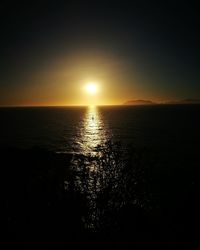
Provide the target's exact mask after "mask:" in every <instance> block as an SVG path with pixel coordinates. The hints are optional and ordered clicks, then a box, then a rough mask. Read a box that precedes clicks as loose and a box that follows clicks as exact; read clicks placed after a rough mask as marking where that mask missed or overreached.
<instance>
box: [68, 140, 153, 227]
mask: <svg viewBox="0 0 200 250" xmlns="http://www.w3.org/2000/svg"><path fill="white" fill-rule="evenodd" d="M148 167H149V166H148ZM146 168H147V165H146V163H145V162H143V159H142V155H139V152H136V150H135V149H134V148H132V147H130V146H129V147H127V146H126V147H125V146H123V145H122V144H121V143H120V142H117V143H113V142H111V141H108V142H107V143H105V145H99V146H97V147H96V150H95V153H94V154H93V155H81V156H80V155H78V156H74V158H73V160H72V170H73V172H74V173H75V186H76V189H77V190H79V192H81V193H84V194H85V195H86V197H87V202H88V204H87V205H88V217H87V218H85V222H86V227H87V228H89V229H91V230H94V231H98V230H103V229H105V228H106V227H116V225H115V224H116V223H117V221H116V218H115V219H114V216H115V215H116V213H118V212H119V211H120V210H121V209H122V208H123V207H125V206H128V205H131V206H133V207H137V208H140V209H145V208H147V207H148V205H147V204H148V193H147V190H146V185H145V181H146V180H145V178H146V177H145V172H146Z"/></svg>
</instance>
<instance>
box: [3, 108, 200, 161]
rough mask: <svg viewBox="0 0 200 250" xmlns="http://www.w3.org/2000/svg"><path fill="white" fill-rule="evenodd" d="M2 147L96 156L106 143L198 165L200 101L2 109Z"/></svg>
mask: <svg viewBox="0 0 200 250" xmlns="http://www.w3.org/2000/svg"><path fill="white" fill-rule="evenodd" d="M0 117H1V122H0V147H1V148H2V147H17V148H31V147H34V146H38V147H42V148H45V149H47V150H53V151H55V152H63V153H73V154H85V155H87V154H92V153H94V152H95V148H96V147H97V146H98V145H103V144H105V143H106V142H107V141H113V142H120V143H122V144H123V145H131V146H132V147H136V148H145V149H147V150H149V151H151V152H153V154H154V155H155V157H157V158H158V159H159V161H162V162H164V163H166V162H167V160H168V159H172V158H173V159H176V162H177V163H179V164H181V162H184V161H185V159H186V158H187V161H188V162H190V163H191V164H196V165H198V164H199V163H200V160H199V153H200V105H152V106H149V105H148V106H88V107H14V108H13V107H9V108H8V107H6V108H0Z"/></svg>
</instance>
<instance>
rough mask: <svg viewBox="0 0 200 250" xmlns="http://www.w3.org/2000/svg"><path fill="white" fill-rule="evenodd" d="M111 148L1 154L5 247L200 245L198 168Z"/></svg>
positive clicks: (13, 151) (10, 151) (167, 246)
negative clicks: (95, 152)
mask: <svg viewBox="0 0 200 250" xmlns="http://www.w3.org/2000/svg"><path fill="white" fill-rule="evenodd" d="M108 148H109V149H108ZM108 148H105V147H104V148H100V149H99V152H100V155H101V158H100V160H99V158H98V157H92V156H88V157H83V156H80V155H79V156H75V157H74V156H72V155H68V154H57V153H54V152H50V151H46V150H44V149H40V148H31V149H28V150H21V149H16V148H9V149H8V148H7V149H1V150H0V160H1V175H0V176H1V177H0V178H1V180H0V181H1V204H2V212H1V238H2V240H1V244H2V245H3V248H1V249H15V248H18V247H20V249H37V248H41V247H42V248H43V249H71V248H72V247H73V249H76V248H78V249H85V248H89V249H90V248H92V249H94V248H97V247H101V248H108V247H112V248H114V247H118V246H120V247H123V248H133V249H134V248H135V249H137V248H147V249H148V248H154V249H165V248H168V249H171V248H173V247H176V248H182V247H187V248H194V247H197V248H198V247H200V238H199V229H198V228H199V222H200V206H199V197H200V189H199V187H200V185H199V169H198V166H196V165H195V164H191V165H188V164H189V162H187V161H185V165H182V166H181V168H180V166H176V163H175V162H174V163H173V164H172V166H171V169H170V170H169V169H168V170H166V169H165V170H163V169H162V170H161V168H160V166H159V167H158V166H157V165H158V164H157V162H155V161H152V160H149V157H148V153H146V152H140V151H137V150H135V151H134V153H133V151H132V152H131V153H130V152H126V153H124V150H122V148H121V146H119V145H118V146H115V147H113V146H110V145H108ZM171 163H172V162H171ZM195 166H196V167H195ZM91 169H92V170H91Z"/></svg>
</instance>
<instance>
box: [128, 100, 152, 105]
mask: <svg viewBox="0 0 200 250" xmlns="http://www.w3.org/2000/svg"><path fill="white" fill-rule="evenodd" d="M153 104H156V103H155V102H152V101H150V100H130V101H127V102H125V103H124V105H153Z"/></svg>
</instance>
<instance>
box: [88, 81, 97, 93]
mask: <svg viewBox="0 0 200 250" xmlns="http://www.w3.org/2000/svg"><path fill="white" fill-rule="evenodd" d="M85 89H86V92H87V93H89V94H92V95H93V94H96V93H97V91H98V87H97V84H96V83H88V84H87V85H86V87H85Z"/></svg>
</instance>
